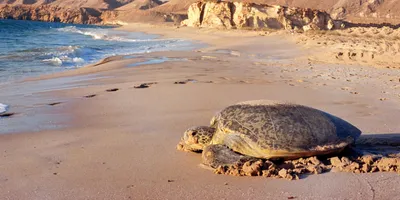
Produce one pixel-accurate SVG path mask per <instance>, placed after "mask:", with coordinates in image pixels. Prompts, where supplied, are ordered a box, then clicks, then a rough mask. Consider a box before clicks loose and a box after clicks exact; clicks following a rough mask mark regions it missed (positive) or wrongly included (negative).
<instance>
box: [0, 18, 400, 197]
mask: <svg viewBox="0 0 400 200" xmlns="http://www.w3.org/2000/svg"><path fill="white" fill-rule="evenodd" d="M123 29H125V30H132V31H138V30H140V31H144V32H151V33H155V34H163V35H164V36H163V37H174V38H186V39H192V40H196V41H199V42H203V43H207V44H208V46H206V47H203V48H201V49H200V50H196V51H175V52H173V51H170V52H156V53H149V54H145V55H142V56H141V57H139V58H134V59H132V58H118V59H111V60H107V62H102V63H100V64H99V65H96V66H94V65H93V66H90V67H88V68H82V69H79V70H77V71H69V72H65V73H62V74H56V75H53V76H45V77H41V78H40V79H32V80H30V81H26V82H22V83H19V84H20V85H21V87H22V86H28V85H32V84H35V83H37V82H40V81H43V80H44V79H46V80H48V79H51V78H55V77H57V78H60V77H70V76H75V75H79V74H95V75H96V76H98V77H102V78H99V79H93V80H84V81H83V83H82V84H84V85H85V87H76V88H75V87H73V88H67V89H63V90H59V91H43V92H36V93H39V94H40V95H42V96H46V97H48V96H52V97H57V98H56V99H57V101H46V102H43V103H56V104H54V105H52V106H50V107H49V106H47V107H46V108H47V109H44V110H43V111H41V112H42V114H43V115H48V116H59V115H62V116H66V117H65V121H63V122H62V124H64V125H66V126H67V127H65V128H62V129H57V130H47V131H39V132H34V133H32V132H22V133H15V134H5V135H0V156H1V158H2V160H1V162H0V199H41V200H43V199H76V200H78V199H399V198H400V196H399V195H400V194H399V192H398V191H399V189H400V176H399V175H398V174H396V173H390V172H388V173H364V174H354V173H343V172H328V173H323V174H318V175H307V176H304V177H301V178H300V180H296V181H287V180H285V179H274V178H265V177H235V176H228V175H218V174H214V173H213V172H212V171H210V170H206V169H204V168H203V167H201V166H200V163H201V155H199V154H193V153H184V152H180V151H177V150H176V149H175V147H176V144H177V143H178V142H179V139H180V138H181V137H182V135H183V132H184V131H185V130H186V129H187V128H189V127H191V126H194V125H208V123H209V120H210V119H211V117H212V116H213V115H214V114H215V113H216V112H218V111H219V110H220V109H222V108H224V107H225V106H227V105H229V104H233V103H237V102H240V101H247V100H254V99H271V100H278V101H286V102H293V103H299V104H304V105H308V106H312V107H315V108H318V109H321V110H324V111H327V112H330V113H332V114H334V115H337V116H339V117H341V118H343V119H345V120H347V121H349V122H351V123H353V124H354V125H356V126H357V127H359V128H360V129H361V130H362V131H363V132H364V134H366V135H369V136H371V137H372V136H373V137H377V136H380V135H381V134H388V135H386V136H388V137H393V136H397V137H398V136H399V135H400V133H399V130H400V125H399V123H398V119H399V117H400V106H399V104H400V102H399V94H400V91H399V88H400V87H399V82H398V80H397V79H396V77H397V78H398V77H399V76H398V75H399V72H398V70H396V69H393V68H376V67H372V66H367V65H358V64H353V65H347V63H340V62H339V63H336V62H333V63H328V62H322V61H316V60H311V59H309V56H312V55H316V54H317V53H319V51H322V50H321V49H313V48H307V46H303V45H301V44H296V43H295V42H292V40H289V39H288V38H291V37H297V36H295V35H287V34H283V35H282V34H280V33H275V32H271V33H265V32H246V31H233V30H232V31H216V30H207V29H190V28H179V29H178V28H174V27H162V26H159V27H155V26H149V25H140V24H132V25H130V26H126V27H123ZM295 39H296V38H295ZM294 41H295V40H294ZM160 57H168V58H173V60H172V61H167V62H164V63H161V64H149V65H139V66H135V67H125V66H128V65H130V64H132V63H137V62H142V61H144V60H148V59H150V58H160ZM392 79H393V81H391V80H392ZM151 83H157V84H151ZM175 83H180V84H175ZM182 83H184V84H182ZM142 84H144V85H145V86H148V87H144V86H143V87H139V88H135V87H138V86H141V85H142ZM116 89H118V90H116ZM107 90H108V91H107ZM59 102H61V103H59ZM13 117H14V116H13ZM17 117H18V115H16V116H15V118H16V119H17ZM11 119H12V118H11ZM49 121H51V120H49ZM281 174H283V172H281Z"/></svg>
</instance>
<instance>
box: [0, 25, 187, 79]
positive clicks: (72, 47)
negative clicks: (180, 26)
mask: <svg viewBox="0 0 400 200" xmlns="http://www.w3.org/2000/svg"><path fill="white" fill-rule="evenodd" d="M191 47H192V45H191V43H190V42H189V41H185V40H181V39H160V38H159V37H158V36H157V35H149V34H144V33H132V32H123V31H116V30H114V29H112V28H111V27H101V26H91V25H71V24H62V23H46V22H33V21H15V20H0V84H1V83H6V82H10V81H14V80H18V79H21V78H26V77H29V76H37V75H40V74H48V73H54V72H59V71H63V70H68V69H74V68H78V67H82V66H85V65H87V64H90V63H94V62H97V61H99V60H100V59H102V58H105V57H109V56H113V55H127V54H133V53H146V52H153V51H165V50H182V49H188V48H191Z"/></svg>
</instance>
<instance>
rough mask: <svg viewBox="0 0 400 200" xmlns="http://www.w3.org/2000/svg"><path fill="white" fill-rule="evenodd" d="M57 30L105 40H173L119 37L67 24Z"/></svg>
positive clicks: (104, 30)
mask: <svg viewBox="0 0 400 200" xmlns="http://www.w3.org/2000/svg"><path fill="white" fill-rule="evenodd" d="M57 30H58V31H62V32H70V33H79V34H82V35H87V36H91V37H92V38H93V39H95V40H107V41H121V42H150V41H166V42H167V43H172V42H175V40H171V39H131V38H126V37H121V36H118V35H116V34H112V32H110V31H107V30H106V29H96V28H82V29H79V28H77V27H76V26H67V27H64V28H58V29H57Z"/></svg>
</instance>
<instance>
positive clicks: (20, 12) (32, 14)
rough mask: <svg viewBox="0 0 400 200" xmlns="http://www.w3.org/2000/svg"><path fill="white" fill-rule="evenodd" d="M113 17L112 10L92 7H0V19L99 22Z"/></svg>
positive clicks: (77, 22) (80, 22) (75, 22)
mask: <svg viewBox="0 0 400 200" xmlns="http://www.w3.org/2000/svg"><path fill="white" fill-rule="evenodd" d="M113 17H115V14H114V13H113V12H112V11H100V10H97V9H93V8H61V7H57V6H51V5H43V6H25V5H18V6H8V5H6V6H3V7H1V8H0V19H17V20H33V21H46V22H62V23H74V24H100V23H102V22H104V21H105V20H108V19H111V18H113Z"/></svg>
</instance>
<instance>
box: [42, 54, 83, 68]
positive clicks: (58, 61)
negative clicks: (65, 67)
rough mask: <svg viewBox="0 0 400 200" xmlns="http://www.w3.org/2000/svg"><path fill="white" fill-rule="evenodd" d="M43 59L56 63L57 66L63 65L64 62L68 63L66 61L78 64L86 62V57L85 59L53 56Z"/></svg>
mask: <svg viewBox="0 0 400 200" xmlns="http://www.w3.org/2000/svg"><path fill="white" fill-rule="evenodd" d="M42 61H43V62H48V63H52V64H53V65H56V66H61V65H62V64H63V63H66V62H70V63H75V64H77V65H78V64H83V63H85V59H83V58H80V57H73V58H70V57H68V56H59V57H53V58H50V59H44V60H42Z"/></svg>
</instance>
